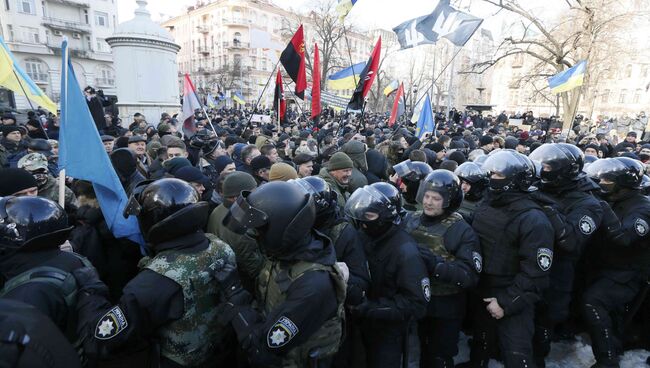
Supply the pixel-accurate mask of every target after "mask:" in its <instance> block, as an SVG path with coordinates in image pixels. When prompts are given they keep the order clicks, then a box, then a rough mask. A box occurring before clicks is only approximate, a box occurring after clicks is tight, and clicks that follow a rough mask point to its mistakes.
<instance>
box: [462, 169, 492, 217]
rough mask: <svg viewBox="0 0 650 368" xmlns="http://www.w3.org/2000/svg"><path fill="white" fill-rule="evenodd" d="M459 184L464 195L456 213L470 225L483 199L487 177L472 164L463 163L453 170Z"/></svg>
mask: <svg viewBox="0 0 650 368" xmlns="http://www.w3.org/2000/svg"><path fill="white" fill-rule="evenodd" d="M454 174H456V175H457V176H458V178H459V179H460V183H461V189H462V190H463V193H464V194H465V196H464V198H463V202H462V203H461V204H460V207H459V208H458V213H460V214H461V215H462V216H463V219H465V221H467V222H468V223H469V224H471V223H472V219H473V217H474V211H475V210H476V207H478V205H479V203H480V202H481V200H482V199H483V195H484V194H485V190H486V189H487V187H488V177H487V175H486V174H485V171H483V169H481V167H480V166H479V165H477V164H476V163H474V162H470V161H468V162H463V163H462V164H460V166H458V167H457V168H456V170H454Z"/></svg>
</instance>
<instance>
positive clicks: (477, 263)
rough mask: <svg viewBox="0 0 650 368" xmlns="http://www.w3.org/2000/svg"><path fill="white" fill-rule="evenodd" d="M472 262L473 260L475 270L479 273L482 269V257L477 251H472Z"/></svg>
mask: <svg viewBox="0 0 650 368" xmlns="http://www.w3.org/2000/svg"><path fill="white" fill-rule="evenodd" d="M472 262H474V268H475V269H476V272H478V273H481V271H482V270H483V257H481V255H480V254H479V253H478V252H472Z"/></svg>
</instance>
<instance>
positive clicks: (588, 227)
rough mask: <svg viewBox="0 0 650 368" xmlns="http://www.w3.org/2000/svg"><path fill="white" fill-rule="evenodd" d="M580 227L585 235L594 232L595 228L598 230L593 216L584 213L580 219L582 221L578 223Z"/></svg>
mask: <svg viewBox="0 0 650 368" xmlns="http://www.w3.org/2000/svg"><path fill="white" fill-rule="evenodd" d="M578 227H579V228H580V232H581V233H583V234H585V235H589V234H591V233H593V232H594V230H596V223H595V222H594V220H593V219H592V218H591V217H589V216H587V215H584V216H582V218H581V219H580V222H579V223H578Z"/></svg>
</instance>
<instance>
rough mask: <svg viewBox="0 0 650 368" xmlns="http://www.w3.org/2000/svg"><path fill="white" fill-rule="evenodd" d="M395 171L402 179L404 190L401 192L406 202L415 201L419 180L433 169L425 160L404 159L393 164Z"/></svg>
mask: <svg viewBox="0 0 650 368" xmlns="http://www.w3.org/2000/svg"><path fill="white" fill-rule="evenodd" d="M393 169H394V170H395V173H396V174H397V175H398V176H399V177H400V178H401V179H402V182H403V183H404V185H405V186H406V191H405V192H404V193H403V194H402V195H403V197H404V200H405V201H406V202H408V203H415V197H416V196H417V194H418V189H419V188H420V181H421V180H422V179H424V178H425V177H426V176H427V175H429V173H431V172H432V171H433V169H432V168H431V166H429V164H427V163H426V162H420V161H411V160H406V161H404V162H400V163H399V164H397V165H395V166H393Z"/></svg>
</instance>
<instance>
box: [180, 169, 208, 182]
mask: <svg viewBox="0 0 650 368" xmlns="http://www.w3.org/2000/svg"><path fill="white" fill-rule="evenodd" d="M174 176H175V177H176V178H177V179H181V180H183V181H186V182H188V183H201V184H203V185H205V184H207V183H206V182H207V181H208V178H207V177H206V176H205V175H203V173H202V172H201V170H199V169H198V168H196V167H194V166H183V167H181V168H180V169H178V170H176V173H175V174H174Z"/></svg>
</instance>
